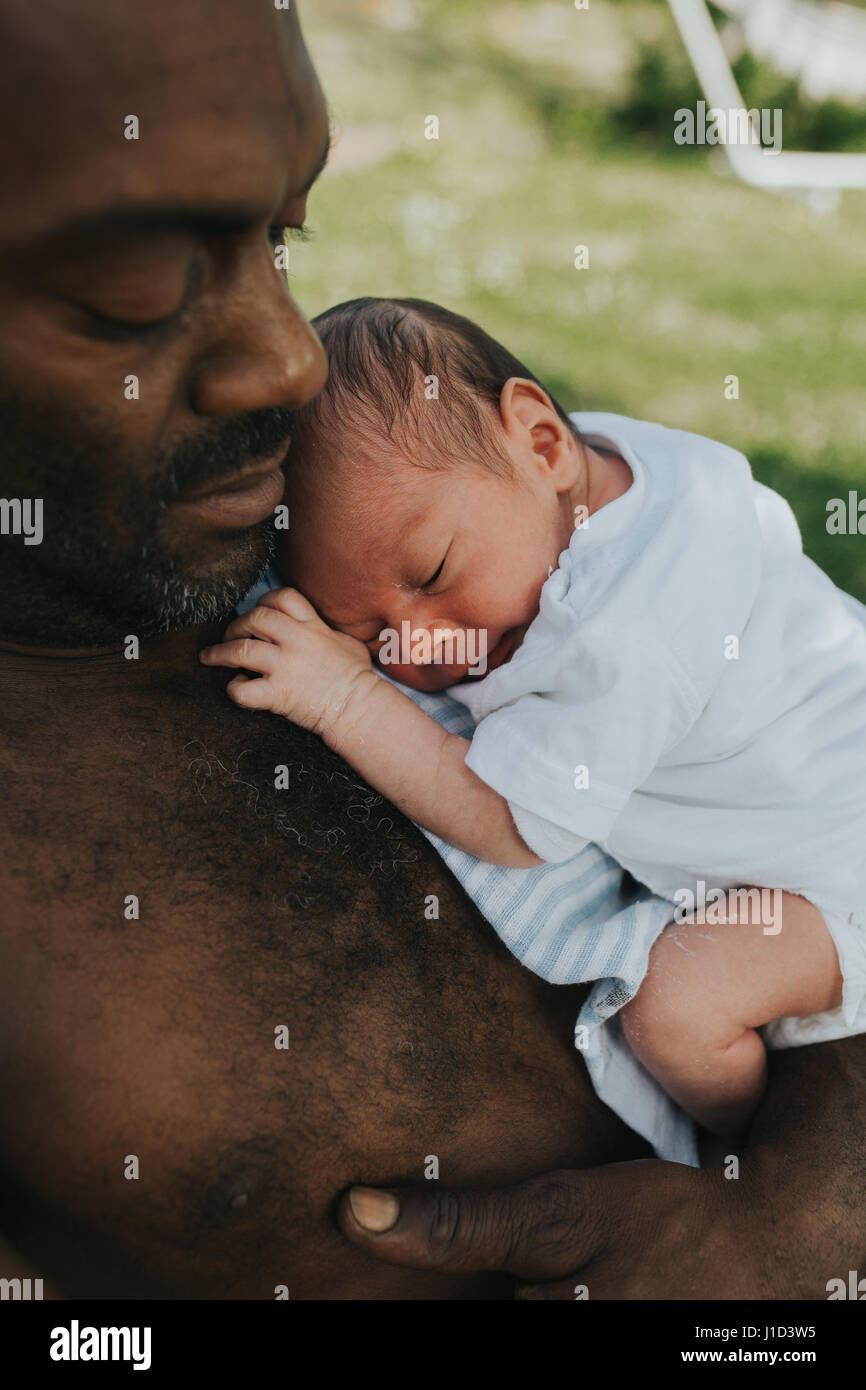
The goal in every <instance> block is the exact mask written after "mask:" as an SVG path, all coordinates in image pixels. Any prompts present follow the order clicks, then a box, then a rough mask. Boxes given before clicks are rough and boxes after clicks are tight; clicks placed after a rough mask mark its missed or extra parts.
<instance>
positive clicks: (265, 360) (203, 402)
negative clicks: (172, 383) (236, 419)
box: [191, 239, 328, 416]
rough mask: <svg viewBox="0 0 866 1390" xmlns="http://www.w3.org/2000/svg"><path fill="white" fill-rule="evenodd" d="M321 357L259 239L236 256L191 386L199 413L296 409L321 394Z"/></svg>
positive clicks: (325, 373) (324, 376)
mask: <svg viewBox="0 0 866 1390" xmlns="http://www.w3.org/2000/svg"><path fill="white" fill-rule="evenodd" d="M327 376H328V363H327V358H326V357H325V351H324V348H323V347H322V344H321V343H320V341H319V339H318V337H317V335H316V332H315V330H314V329H313V327H312V325H311V324H310V323H309V322H308V321H307V319H306V318H305V317H304V315H303V314H302V313H301V311H300V309H299V308H298V306H297V304H296V303H295V301H294V300H293V299H292V296H291V294H290V293H289V289H288V285H287V284H286V281H285V277H284V275H283V274H282V273H281V272H280V271H278V270H277V269H276V268H275V266H274V259H273V251H272V248H271V247H270V245H269V243H267V242H266V241H265V240H264V239H262V242H261V243H260V244H256V245H255V246H248V247H245V248H244V250H243V252H242V253H240V254H239V256H238V261H237V263H236V266H235V274H234V276H233V279H232V283H231V286H230V288H229V290H228V292H227V294H226V296H225V298H224V300H223V302H222V306H221V312H219V316H218V318H217V319H216V324H215V327H214V340H213V344H212V346H211V347H210V348H209V349H208V350H207V351H206V352H205V354H204V356H203V358H202V359H201V360H200V362H199V364H198V367H197V370H196V372H195V375H194V379H193V385H192V392H191V394H192V405H193V408H194V409H195V411H196V413H197V414H199V415H212V416H231V415H242V414H244V413H245V412H247V411H251V410H261V409H266V408H269V407H273V406H280V405H282V406H289V407H297V406H300V405H303V404H304V402H305V401H308V400H310V398H311V397H312V396H315V395H316V393H317V392H318V391H320V390H321V389H322V387H323V386H324V384H325V381H326V380H327Z"/></svg>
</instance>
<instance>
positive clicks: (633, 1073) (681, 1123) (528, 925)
mask: <svg viewBox="0 0 866 1390" xmlns="http://www.w3.org/2000/svg"><path fill="white" fill-rule="evenodd" d="M280 584H281V580H280V578H279V576H278V575H277V574H275V573H274V572H273V571H269V572H268V574H266V575H265V577H264V578H263V579H262V580H261V581H260V582H259V583H258V584H257V585H256V586H255V587H254V588H253V589H251V590H250V592H249V593H248V594H247V596H246V598H245V599H244V600H243V602H242V603H241V604H239V605H238V611H239V612H246V610H247V609H249V608H252V607H253V605H254V604H255V603H257V602H258V600H259V598H261V597H262V595H263V594H265V593H267V592H268V590H270V589H274V588H279V587H280ZM385 679H389V677H387V676H386V677H385ZM393 683H394V684H396V682H393ZM399 689H401V690H402V691H404V693H405V694H407V695H409V696H410V697H411V699H413V700H415V702H416V703H417V704H418V705H420V706H421V708H422V709H424V710H425V711H426V712H427V713H428V714H430V715H431V716H432V717H433V718H434V719H436V720H437V721H438V722H439V723H440V724H441V725H442V727H443V728H446V729H447V730H448V731H449V733H453V734H458V735H459V736H461V737H464V738H471V736H472V730H473V723H472V718H471V715H470V714H469V712H468V710H467V709H466V708H465V706H463V705H461V704H458V702H457V701H456V700H452V699H451V698H450V696H448V695H445V694H443V693H438V694H435V695H434V694H428V693H422V692H419V691H416V690H409V689H408V688H407V687H406V686H399ZM419 828H420V829H422V830H424V828H423V826H421V827H419ZM424 834H425V835H426V836H427V838H428V840H429V841H430V843H431V844H432V845H433V846H434V848H435V849H436V850H437V851H438V853H439V854H440V855H441V856H442V858H443V860H444V861H445V863H446V864H447V866H448V868H449V869H450V870H451V872H452V873H453V874H454V876H455V878H456V879H457V880H458V882H459V883H460V884H461V885H462V887H463V888H464V889H465V891H466V892H467V893H468V895H469V897H470V898H471V899H472V901H473V902H474V903H475V905H476V907H477V908H478V909H479V911H480V912H481V913H482V914H483V915H484V917H486V919H487V921H488V922H489V923H490V925H491V926H492V927H493V929H494V930H495V931H496V933H497V935H498V936H499V937H500V938H501V939H502V941H503V942H504V943H505V945H506V946H507V947H508V949H509V951H511V953H512V955H514V956H516V957H517V959H518V960H519V961H521V962H522V963H523V964H524V965H525V966H527V967H528V968H529V969H530V970H532V971H533V972H534V973H535V974H536V975H540V976H541V978H542V979H544V980H548V981H549V982H550V983H551V984H555V985H570V984H581V983H585V982H590V981H594V982H595V986H594V988H593V989H592V990H590V992H589V994H588V996H587V998H586V1000H585V1002H584V1004H583V1007H582V1008H581V1010H580V1013H579V1014H578V1017H577V1021H576V1024H575V1034H574V1036H575V1047H576V1048H577V1049H578V1050H579V1052H580V1053H581V1055H582V1057H583V1059H584V1061H585V1063H586V1066H587V1069H588V1071H589V1075H590V1078H591V1080H592V1084H593V1086H594V1087H595V1090H596V1093H597V1094H598V1095H599V1097H600V1098H601V1100H603V1101H604V1102H605V1104H606V1105H608V1106H610V1108H611V1110H613V1111H615V1112H616V1114H617V1115H619V1116H620V1118H621V1119H622V1120H624V1121H625V1123H626V1124H627V1125H629V1126H630V1127H631V1128H632V1129H633V1130H635V1131H636V1132H637V1133H638V1134H640V1135H642V1137H643V1138H644V1139H646V1140H647V1141H648V1142H649V1143H650V1144H651V1145H652V1147H653V1149H654V1150H655V1152H656V1154H657V1155H658V1156H659V1158H666V1159H670V1160H672V1161H673V1162H676V1163H687V1164H691V1165H693V1166H697V1164H698V1155H697V1140H696V1133H695V1127H694V1125H693V1123H692V1121H691V1120H690V1119H689V1117H688V1116H687V1115H686V1114H685V1113H684V1112H683V1111H682V1110H680V1108H679V1107H678V1106H677V1105H675V1104H674V1102H673V1101H672V1100H671V1099H670V1097H669V1096H668V1095H667V1094H666V1092H665V1091H663V1090H662V1088H661V1087H660V1086H659V1085H658V1083H657V1082H656V1081H655V1079H654V1078H653V1077H651V1076H650V1074H649V1072H647V1071H646V1070H645V1069H644V1068H643V1067H642V1066H641V1064H640V1063H639V1062H638V1060H637V1058H636V1057H635V1056H634V1054H633V1053H632V1051H631V1049H630V1048H629V1047H628V1046H627V1044H626V1042H625V1039H624V1038H623V1035H622V1029H621V1027H620V1024H619V1021H618V1019H617V1017H616V1015H617V1012H618V1011H619V1010H620V1009H621V1008H622V1006H623V1005H624V1004H626V1003H628V1001H629V999H631V998H632V997H633V996H634V995H635V994H636V993H637V990H638V986H639V985H640V983H641V980H642V979H643V977H644V975H645V974H646V968H647V960H648V957H649V952H650V948H651V947H652V944H653V942H654V941H655V939H656V937H657V936H658V935H659V933H660V932H661V931H662V929H663V927H664V926H665V925H666V924H667V923H668V922H669V921H670V920H671V917H672V908H671V904H670V903H669V902H666V901H665V900H664V899H663V898H657V897H655V896H654V894H652V893H650V891H649V890H648V889H646V888H642V887H641V886H640V885H638V884H635V883H634V881H633V880H632V879H630V878H629V876H628V875H627V874H626V873H625V871H624V870H623V869H622V868H621V867H620V866H619V864H617V863H616V861H615V860H613V859H611V858H610V857H609V855H607V854H605V853H604V852H603V851H602V850H600V849H599V848H598V847H597V846H596V845H587V847H586V849H584V850H581V852H580V854H577V855H575V857H574V858H573V859H570V860H567V861H566V862H565V863H563V864H542V865H540V866H539V867H538V868H535V869H505V868H502V867H501V866H499V865H496V864H486V863H484V862H483V861H482V860H480V859H476V858H475V857H474V855H471V854H466V853H464V851H463V850H459V849H456V848H455V847H454V845H450V844H448V843H447V842H446V841H445V840H440V839H439V837H438V836H436V835H432V834H430V833H429V832H428V831H426V830H424Z"/></svg>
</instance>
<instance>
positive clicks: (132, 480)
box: [0, 0, 328, 646]
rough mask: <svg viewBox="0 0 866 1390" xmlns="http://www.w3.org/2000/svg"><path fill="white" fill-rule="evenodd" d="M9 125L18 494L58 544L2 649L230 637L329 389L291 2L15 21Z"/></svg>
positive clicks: (11, 448) (8, 283) (1, 368)
mask: <svg viewBox="0 0 866 1390" xmlns="http://www.w3.org/2000/svg"><path fill="white" fill-rule="evenodd" d="M0 120H2V122H3V126H4V130H5V131H6V134H7V138H6V140H5V141H4V146H3V150H2V152H0V207H2V208H3V209H4V210H5V211H4V212H3V214H2V216H0V492H2V494H3V495H4V496H6V497H40V498H42V499H43V500H44V540H43V542H42V544H41V545H40V546H38V547H36V546H33V547H28V548H26V549H25V548H24V547H23V546H22V545H21V544H18V545H17V546H16V545H14V544H7V545H6V546H4V548H3V549H2V551H0V583H2V586H3V589H4V591H5V593H6V596H7V599H6V611H5V612H0V636H5V637H7V638H11V639H13V640H19V641H22V640H27V641H29V642H33V643H36V644H39V643H42V644H51V645H58V646H88V645H101V644H103V643H105V642H113V641H114V640H115V639H116V637H117V636H118V635H122V634H123V633H124V632H125V631H129V630H133V631H139V632H148V631H154V630H158V629H160V628H166V627H170V626H177V625H182V624H183V623H185V622H196V621H203V620H205V619H209V618H215V617H219V616H221V615H222V614H224V613H225V612H227V611H228V610H229V609H230V608H231V607H232V606H233V604H234V603H235V602H236V601H237V598H239V597H240V594H241V593H242V592H243V591H244V590H245V588H246V587H247V586H248V585H249V584H250V583H251V582H252V581H253V580H254V579H255V578H256V577H257V575H258V573H260V572H261V569H262V568H263V565H264V563H265V561H266V559H267V554H268V539H269V536H268V531H269V523H268V519H267V518H268V516H269V514H270V512H271V511H272V508H273V505H274V500H275V492H274V489H275V487H276V486H277V483H276V482H275V478H276V475H277V469H278V466H279V464H280V462H281V461H282V459H283V458H284V456H285V452H286V449H287V446H288V439H289V434H290V425H291V416H290V411H291V408H292V407H295V406H297V405H298V404H300V403H302V402H303V401H305V400H307V399H308V398H309V397H310V396H311V395H312V394H313V393H314V392H315V391H316V390H318V389H319V387H320V386H321V384H322V382H323V380H324V376H325V364H324V357H323V354H322V352H321V347H320V345H319V344H318V341H317V339H316V338H315V335H314V334H313V333H312V331H311V329H310V328H309V325H308V324H307V323H306V321H305V320H304V319H303V317H302V315H301V314H300V313H299V311H298V310H297V308H296V306H295V305H294V303H293V302H292V300H291V297H290V296H289V294H288V289H287V286H286V282H285V277H284V275H283V274H282V272H281V270H279V269H278V268H276V267H275V261H274V243H275V240H277V239H278V238H277V234H276V233H275V231H274V230H273V229H274V228H282V227H283V226H284V225H288V226H300V225H301V223H302V222H303V219H304V216H305V212H306V201H307V194H308V192H309V188H310V186H311V185H312V183H313V181H314V180H315V178H316V177H317V175H318V173H319V172H320V170H321V167H322V165H323V163H324V159H325V158H326V154H327V145H328V122H327V115H326V111H325V106H324V100H323V97H322V93H321V89H320V87H319V84H318V81H317V78H316V75H315V72H314V70H313V67H312V64H311V62H310V59H309V56H308V54H307V52H306V49H305V47H304V44H303V40H302V37H301V31H300V27H299V24H298V19H297V14H296V11H295V6H294V5H292V7H291V8H290V9H288V10H280V9H277V8H276V7H275V5H274V3H273V0H207V2H206V3H205V0H150V3H149V4H148V5H146V6H145V5H141V4H140V3H137V0H112V3H111V4H110V5H106V4H105V3H104V0H79V3H78V4H76V5H75V6H74V7H73V6H70V5H69V4H68V3H66V0H46V3H44V4H40V5H39V6H33V5H32V4H29V3H27V0H7V3H6V4H5V5H4V7H3V10H2V13H0ZM247 476H248V477H249V478H250V480H251V481H250V489H253V493H252V494H251V495H249V497H248V505H245V506H243V507H240V508H238V507H237V506H235V507H233V508H229V509H226V507H225V506H224V505H219V506H217V507H216V508H214V507H212V506H210V505H205V506H202V505H199V497H200V495H202V494H204V493H206V492H207V491H208V489H209V488H210V487H211V485H213V488H215V489H219V488H220V487H221V486H223V485H224V484H225V483H227V482H228V483H230V484H234V483H235V482H236V481H237V480H238V479H240V480H241V481H243V480H244V479H245V478H246V477H247ZM259 482H261V487H260V488H259ZM255 489H258V491H256V490H255ZM221 495H222V496H224V494H221ZM187 497H188V498H189V499H190V500H189V502H187V501H185V499H186V498H187ZM257 499H258V501H257ZM276 500H278V497H277V498H276ZM257 507H258V512H257V510H256V509H257Z"/></svg>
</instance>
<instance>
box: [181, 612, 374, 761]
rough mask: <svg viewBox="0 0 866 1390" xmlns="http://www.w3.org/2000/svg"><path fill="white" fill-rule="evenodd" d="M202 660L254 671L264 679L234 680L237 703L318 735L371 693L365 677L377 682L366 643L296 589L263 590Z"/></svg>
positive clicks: (231, 687) (243, 676)
mask: <svg viewBox="0 0 866 1390" xmlns="http://www.w3.org/2000/svg"><path fill="white" fill-rule="evenodd" d="M199 660H200V661H202V662H204V663H205V665H207V666H238V667H242V668H243V671H244V672H246V671H257V672H258V673H259V679H256V678H255V677H253V676H248V675H246V674H241V675H238V676H235V677H234V678H233V679H232V680H231V681H229V683H228V686H227V687H226V688H227V691H228V694H229V695H230V696H231V698H232V699H233V700H234V702H235V704H237V705H242V706H243V707H244V708H245V709H267V710H272V711H273V713H274V714H282V715H284V716H285V718H286V719H291V720H292V722H293V723H294V724H300V725H301V726H302V727H303V728H305V729H310V730H311V731H312V732H313V733H315V734H319V735H321V736H324V735H326V734H327V733H328V732H329V731H330V730H331V729H332V728H333V727H334V726H335V725H336V724H337V722H338V721H339V720H340V719H342V718H343V717H344V716H345V714H346V711H347V708H348V707H349V705H350V704H351V702H352V701H353V700H354V699H355V697H356V696H363V694H364V693H366V688H367V686H368V682H376V683H378V681H379V677H378V676H377V675H376V674H375V672H374V671H373V663H372V661H371V659H370V653H369V652H368V650H367V648H366V647H365V646H364V643H363V642H359V641H358V640H357V639H356V638H355V637H348V636H347V635H346V634H345V633H344V632H334V630H333V629H332V628H330V627H328V626H327V624H326V623H324V622H322V619H321V618H320V617H319V615H318V613H317V612H316V610H315V608H314V607H313V605H312V604H311V603H310V602H309V601H308V600H307V599H305V598H304V596H303V594H301V593H299V592H298V590H297V589H274V590H272V592H271V593H269V594H265V596H264V598H263V599H262V600H261V602H260V603H259V604H258V606H257V607H256V608H252V609H250V611H249V613H244V614H243V615H242V617H240V618H235V620H234V622H233V623H231V624H230V625H229V626H228V627H227V628H226V631H225V640H224V641H222V642H218V643H217V644H216V645H215V646H213V647H205V648H204V650H203V651H202V652H200V653H199Z"/></svg>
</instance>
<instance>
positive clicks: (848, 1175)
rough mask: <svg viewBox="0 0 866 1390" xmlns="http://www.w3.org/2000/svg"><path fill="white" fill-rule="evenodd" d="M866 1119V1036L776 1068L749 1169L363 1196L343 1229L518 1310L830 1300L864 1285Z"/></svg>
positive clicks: (347, 1196) (640, 1165) (596, 1171)
mask: <svg viewBox="0 0 866 1390" xmlns="http://www.w3.org/2000/svg"><path fill="white" fill-rule="evenodd" d="M864 1117H866V1035H860V1036H857V1037H854V1038H844V1039H840V1040H839V1041H838V1042H826V1043H821V1044H820V1045H818V1046H812V1047H795V1048H791V1049H788V1050H786V1051H783V1052H774V1053H771V1054H770V1084H769V1087H768V1089H767V1093H766V1095H765V1097H764V1100H763V1102H762V1104H761V1105H760V1107H759V1108H758V1111H757V1114H756V1116H755V1119H754V1121H753V1123H752V1129H751V1132H750V1134H749V1138H748V1144H747V1147H746V1149H745V1151H744V1152H743V1153H742V1154H741V1156H740V1158H739V1163H738V1165H733V1164H731V1163H726V1165H725V1168H724V1169H719V1168H715V1169H713V1168H706V1169H697V1168H686V1167H684V1166H682V1165H681V1164H677V1163H662V1162H660V1161H659V1160H658V1159H640V1160H638V1161H637V1162H634V1163H614V1164H610V1165H608V1166H606V1167H604V1168H587V1169H583V1170H578V1171H572V1170H566V1171H563V1172H554V1173H546V1174H543V1175H542V1176H541V1177H537V1178H530V1179H529V1180H528V1181H526V1182H523V1183H519V1184H518V1185H516V1186H514V1187H510V1188H505V1189H501V1190H499V1191H496V1192H490V1193H484V1194H479V1193H475V1192H465V1191H464V1192H445V1191H443V1190H434V1191H431V1190H430V1189H429V1188H411V1189H405V1188H404V1189H401V1190H400V1192H399V1194H394V1198H393V1199H392V1200H391V1201H390V1202H389V1201H388V1198H389V1196H390V1195H391V1194H388V1193H378V1192H374V1191H372V1190H371V1189H369V1188H354V1189H352V1191H351V1192H349V1193H344V1194H343V1196H342V1198H341V1200H340V1206H339V1220H340V1225H341V1226H342V1229H343V1232H344V1234H345V1235H346V1236H348V1238H349V1239H350V1240H351V1241H353V1242H354V1244H355V1245H359V1246H360V1247H361V1248H362V1249H364V1250H367V1251H369V1252H370V1253H371V1254H373V1255H376V1256H378V1257H379V1259H382V1260H388V1261H390V1262H391V1263H394V1264H408V1265H416V1266H418V1267H420V1268H422V1269H441V1270H453V1271H460V1272H466V1273H468V1272H469V1271H471V1270H506V1271H509V1272H510V1273H512V1274H513V1275H514V1276H515V1278H516V1279H517V1280H518V1281H519V1283H518V1287H517V1291H516V1296H517V1297H518V1298H532V1299H537V1298H568V1299H573V1298H575V1297H576V1296H579V1292H578V1294H577V1295H576V1294H575V1288H576V1286H580V1285H585V1286H586V1291H587V1294H588V1296H589V1298H591V1299H592V1298H611V1299H647V1298H662V1299H694V1298H722V1299H735V1298H746V1299H794V1298H807V1299H826V1298H827V1291H828V1281H829V1280H831V1279H838V1278H840V1277H841V1278H845V1277H847V1274H848V1271H849V1270H852V1269H854V1270H861V1271H866V1201H864V1191H866V1175H864V1164H863V1138H862V1136H863V1126H864ZM353 1195H354V1199H355V1205H356V1208H357V1210H358V1214H359V1216H360V1219H361V1221H363V1222H364V1223H365V1225H366V1227H367V1229H366V1230H365V1229H364V1227H363V1226H362V1225H360V1224H359V1221H358V1219H357V1218H356V1216H355V1215H353V1212H352V1206H351V1198H352V1196H353ZM383 1197H384V1198H385V1199H386V1201H385V1208H384V1210H382V1211H379V1212H378V1213H376V1211H375V1209H374V1203H375V1202H376V1200H377V1199H381V1198H383ZM395 1199H396V1200H395ZM377 1215H378V1224H377V1221H376V1217H377ZM377 1232H378V1233H377Z"/></svg>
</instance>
